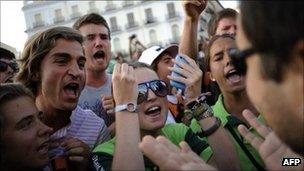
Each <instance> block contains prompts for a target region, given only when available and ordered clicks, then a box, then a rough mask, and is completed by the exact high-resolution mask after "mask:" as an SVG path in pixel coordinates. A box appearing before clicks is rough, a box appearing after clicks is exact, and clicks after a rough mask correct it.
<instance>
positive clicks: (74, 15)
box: [71, 5, 81, 19]
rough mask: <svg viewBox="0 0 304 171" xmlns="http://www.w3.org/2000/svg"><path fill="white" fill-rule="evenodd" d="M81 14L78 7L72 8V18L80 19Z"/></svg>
mask: <svg viewBox="0 0 304 171" xmlns="http://www.w3.org/2000/svg"><path fill="white" fill-rule="evenodd" d="M80 16H81V14H80V12H79V10H78V5H73V6H72V14H71V18H72V19H74V18H78V17H80Z"/></svg>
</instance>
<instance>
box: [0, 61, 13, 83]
mask: <svg viewBox="0 0 304 171" xmlns="http://www.w3.org/2000/svg"><path fill="white" fill-rule="evenodd" d="M12 63H13V60H11V59H7V58H1V59H0V65H1V70H0V83H8V82H13V77H14V75H15V71H14V69H13V68H12V67H11V66H10V65H11V64H12Z"/></svg>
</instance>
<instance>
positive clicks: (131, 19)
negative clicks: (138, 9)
mask: <svg viewBox="0 0 304 171" xmlns="http://www.w3.org/2000/svg"><path fill="white" fill-rule="evenodd" d="M127 18H128V25H129V27H134V26H135V21H134V14H133V13H128V14H127Z"/></svg>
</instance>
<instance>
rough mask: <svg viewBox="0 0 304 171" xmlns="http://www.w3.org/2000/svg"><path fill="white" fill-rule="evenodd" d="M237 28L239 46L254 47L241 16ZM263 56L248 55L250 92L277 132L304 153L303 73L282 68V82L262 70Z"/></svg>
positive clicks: (253, 100)
mask: <svg viewBox="0 0 304 171" xmlns="http://www.w3.org/2000/svg"><path fill="white" fill-rule="evenodd" d="M238 28H239V29H238V33H237V39H236V41H237V45H238V48H239V49H240V50H244V49H247V48H250V47H252V45H251V43H250V42H249V41H248V39H247V37H246V35H245V34H244V30H243V28H242V25H241V24H240V19H238ZM263 57H264V56H261V55H260V54H259V53H256V54H254V55H251V56H248V57H247V58H246V64H247V74H246V85H247V94H248V96H249V98H250V100H251V101H252V103H253V104H254V105H255V107H256V109H257V110H258V111H259V112H260V113H261V114H262V115H263V116H264V118H265V119H266V121H267V124H269V125H270V126H271V127H272V129H273V130H274V131H275V133H276V134H278V136H279V137H280V138H281V139H282V140H283V141H285V142H286V143H287V144H288V145H290V146H291V147H292V148H293V149H295V150H296V151H298V152H299V151H300V150H299V149H302V153H303V144H304V141H303V139H304V138H303V131H304V130H303V129H304V128H303V125H304V121H303V120H304V118H303V96H302V95H303V77H302V78H300V79H299V78H297V77H295V74H293V73H292V72H291V71H292V69H291V68H290V69H288V70H283V80H282V82H280V83H277V82H275V81H274V80H271V79H267V78H266V77H265V76H264V75H263V74H262V67H263V66H262V62H261V58H263ZM291 67H292V66H291Z"/></svg>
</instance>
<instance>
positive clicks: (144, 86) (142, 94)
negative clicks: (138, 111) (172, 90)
mask: <svg viewBox="0 0 304 171" xmlns="http://www.w3.org/2000/svg"><path fill="white" fill-rule="evenodd" d="M149 89H151V90H152V91H153V93H154V94H155V95H156V96H158V97H165V96H166V95H168V92H169V88H168V86H167V84H166V83H165V82H164V81H162V80H153V81H149V82H144V83H140V84H138V98H137V104H140V103H142V102H144V101H146V100H147V99H148V94H149V93H148V91H149Z"/></svg>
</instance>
